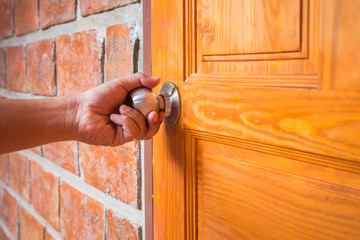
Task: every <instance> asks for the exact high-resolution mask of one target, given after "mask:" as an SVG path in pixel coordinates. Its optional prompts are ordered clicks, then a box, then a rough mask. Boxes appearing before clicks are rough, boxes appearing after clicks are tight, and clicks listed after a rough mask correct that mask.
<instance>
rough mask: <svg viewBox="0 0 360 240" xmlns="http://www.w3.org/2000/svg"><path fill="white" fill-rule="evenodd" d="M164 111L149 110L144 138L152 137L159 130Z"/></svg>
mask: <svg viewBox="0 0 360 240" xmlns="http://www.w3.org/2000/svg"><path fill="white" fill-rule="evenodd" d="M164 117H165V113H164V112H159V113H157V112H154V111H153V112H151V113H150V114H149V115H148V118H147V121H148V125H149V127H148V131H147V133H146V135H145V139H150V138H152V137H153V136H154V135H155V134H156V133H157V132H158V130H159V128H160V125H161V123H162V121H163V120H164Z"/></svg>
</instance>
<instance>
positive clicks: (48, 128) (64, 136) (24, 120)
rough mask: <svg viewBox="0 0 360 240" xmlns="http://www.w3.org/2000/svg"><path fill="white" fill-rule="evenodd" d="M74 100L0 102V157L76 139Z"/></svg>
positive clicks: (53, 99) (7, 100)
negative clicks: (47, 144) (12, 152)
mask: <svg viewBox="0 0 360 240" xmlns="http://www.w3.org/2000/svg"><path fill="white" fill-rule="evenodd" d="M76 109H77V105H76V101H75V97H53V98H47V99H26V100H25V99H22V100H19V99H17V100H15V99H0V116H1V117H0V154H1V153H5V152H11V151H17V150H21V149H26V148H30V147H35V146H39V145H42V144H45V143H50V142H55V141H64V140H73V139H76V138H77V136H76V131H77V130H76V119H75V116H76Z"/></svg>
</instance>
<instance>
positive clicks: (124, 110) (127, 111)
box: [119, 105, 147, 138]
mask: <svg viewBox="0 0 360 240" xmlns="http://www.w3.org/2000/svg"><path fill="white" fill-rule="evenodd" d="M119 110H120V113H121V114H124V115H127V116H129V117H130V118H131V119H132V120H134V122H135V123H136V124H137V126H138V128H139V133H138V135H136V136H135V137H136V138H141V137H142V136H145V134H146V131H147V127H146V122H145V118H144V116H143V115H142V114H141V113H140V112H138V111H136V110H135V109H133V108H131V107H129V106H126V105H121V106H120V109H119Z"/></svg>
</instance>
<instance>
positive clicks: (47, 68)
mask: <svg viewBox="0 0 360 240" xmlns="http://www.w3.org/2000/svg"><path fill="white" fill-rule="evenodd" d="M25 50H26V89H27V91H28V92H30V93H34V94H41V95H48V96H51V95H53V94H54V88H55V67H54V54H53V51H54V42H53V40H52V39H46V40H42V41H37V42H33V43H31V44H28V45H27V46H26V48H25Z"/></svg>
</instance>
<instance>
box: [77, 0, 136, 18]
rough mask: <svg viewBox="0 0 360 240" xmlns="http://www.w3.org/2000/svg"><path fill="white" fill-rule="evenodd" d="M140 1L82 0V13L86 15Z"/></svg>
mask: <svg viewBox="0 0 360 240" xmlns="http://www.w3.org/2000/svg"><path fill="white" fill-rule="evenodd" d="M136 2H140V1H139V0H110V1H98V0H80V8H81V15H82V16H86V15H89V14H92V13H98V12H103V11H106V10H109V9H113V8H116V7H120V6H124V5H126V4H129V3H136Z"/></svg>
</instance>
